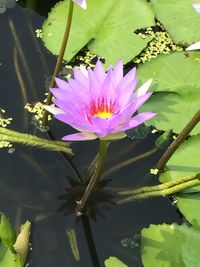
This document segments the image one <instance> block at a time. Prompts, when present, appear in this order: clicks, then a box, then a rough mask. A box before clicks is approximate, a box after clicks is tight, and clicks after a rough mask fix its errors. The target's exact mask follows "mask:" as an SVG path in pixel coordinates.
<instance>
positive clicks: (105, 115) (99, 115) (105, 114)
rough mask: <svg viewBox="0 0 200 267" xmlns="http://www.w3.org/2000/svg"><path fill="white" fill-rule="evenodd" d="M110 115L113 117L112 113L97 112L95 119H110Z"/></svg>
mask: <svg viewBox="0 0 200 267" xmlns="http://www.w3.org/2000/svg"><path fill="white" fill-rule="evenodd" d="M112 115H113V113H111V112H107V111H102V112H98V113H97V114H95V117H99V118H102V119H107V118H110V117H111V116H112Z"/></svg>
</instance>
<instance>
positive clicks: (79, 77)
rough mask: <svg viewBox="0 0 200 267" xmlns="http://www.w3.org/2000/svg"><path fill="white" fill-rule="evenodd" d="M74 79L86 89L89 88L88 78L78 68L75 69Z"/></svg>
mask: <svg viewBox="0 0 200 267" xmlns="http://www.w3.org/2000/svg"><path fill="white" fill-rule="evenodd" d="M74 78H75V80H77V81H79V82H80V83H81V84H83V85H84V86H85V87H86V88H87V87H88V84H89V81H88V78H87V77H86V76H85V74H84V73H83V71H81V70H80V69H78V68H77V67H75V68H74Z"/></svg>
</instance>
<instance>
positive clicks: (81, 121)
mask: <svg viewBox="0 0 200 267" xmlns="http://www.w3.org/2000/svg"><path fill="white" fill-rule="evenodd" d="M135 72H136V68H133V69H132V70H131V71H129V72H128V73H127V74H126V76H124V77H123V63H122V61H121V60H119V61H118V63H117V65H116V66H115V67H114V68H112V66H111V67H110V68H109V70H108V72H107V73H106V72H105V71H104V68H103V64H102V63H101V62H100V61H97V63H96V66H95V68H94V70H91V69H90V68H88V69H87V70H86V69H85V71H83V70H82V69H78V68H76V67H75V68H74V79H72V78H70V79H68V82H65V81H63V80H61V79H58V78H56V84H57V86H58V88H52V89H50V90H51V92H52V93H53V95H54V96H55V97H56V99H55V100H54V101H53V102H54V104H55V105H56V106H57V107H50V106H44V108H45V109H46V110H48V111H49V112H50V113H52V114H54V117H55V118H56V119H58V120H60V121H62V122H64V123H66V124H69V125H70V126H72V127H73V128H75V129H77V130H78V131H79V133H75V134H70V135H66V136H64V137H63V138H62V139H63V140H66V141H80V140H82V141H83V140H93V139H96V138H100V139H104V140H109V139H117V138H123V137H125V136H126V135H125V133H124V132H125V131H126V130H128V129H130V128H134V127H136V126H138V125H140V124H141V123H143V122H144V121H146V120H148V119H150V118H152V117H154V116H155V113H153V112H143V113H140V114H137V115H134V116H133V114H135V112H136V111H137V110H138V109H139V108H140V107H141V106H142V105H143V103H144V102H145V101H146V100H147V99H148V98H149V97H150V96H151V94H152V92H148V93H147V90H148V88H149V86H150V84H151V80H149V81H147V82H146V83H145V84H143V85H142V86H141V87H140V88H139V89H138V90H135V87H136V84H137V81H138V79H137V77H135ZM132 116H133V117H132Z"/></svg>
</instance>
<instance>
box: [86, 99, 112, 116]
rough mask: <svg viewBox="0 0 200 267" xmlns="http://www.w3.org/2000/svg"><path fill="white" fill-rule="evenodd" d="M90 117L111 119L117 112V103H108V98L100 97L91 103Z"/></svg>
mask: <svg viewBox="0 0 200 267" xmlns="http://www.w3.org/2000/svg"><path fill="white" fill-rule="evenodd" d="M89 112H90V115H92V116H94V117H99V118H102V119H107V118H110V117H111V116H112V115H113V114H114V113H115V112H116V102H115V101H112V100H110V101H108V100H107V99H106V97H101V98H100V97H98V99H97V100H92V101H91V102H90V109H89Z"/></svg>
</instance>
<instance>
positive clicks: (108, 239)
mask: <svg viewBox="0 0 200 267" xmlns="http://www.w3.org/2000/svg"><path fill="white" fill-rule="evenodd" d="M54 2H55V1H18V3H20V4H21V5H22V6H26V3H27V4H29V7H30V8H31V9H35V8H36V11H37V12H38V13H36V12H34V11H33V10H31V9H28V8H22V7H21V6H20V5H19V4H17V5H16V7H15V8H10V9H8V10H6V12H5V13H4V14H1V15H0V34H1V37H2V38H1V50H0V80H1V99H0V107H1V108H4V109H5V110H6V111H7V114H8V116H9V117H12V118H13V123H12V125H11V127H12V128H14V129H17V130H19V131H20V130H21V131H25V132H30V133H33V132H34V133H37V134H38V135H40V133H38V132H37V131H36V130H35V129H34V127H33V125H32V124H31V123H30V121H31V115H30V114H28V113H26V112H25V111H24V105H25V104H26V103H27V102H30V103H33V102H36V101H38V100H42V99H43V96H44V93H45V79H46V77H49V75H50V74H51V73H52V71H53V68H54V64H55V60H56V58H55V57H54V56H52V55H51V53H50V52H49V51H47V50H46V48H45V47H44V46H43V44H42V41H41V39H38V38H36V35H35V30H36V29H37V28H41V25H42V23H43V21H44V17H41V16H40V15H39V14H42V15H46V13H47V11H49V9H50V6H49V5H50V4H51V5H53V4H54ZM51 129H52V131H53V133H54V135H55V136H56V138H58V139H61V137H62V136H63V135H64V134H66V131H68V132H72V129H69V128H68V127H67V126H66V125H63V124H62V123H60V122H56V123H54V122H53V123H52V124H51ZM63 133H64V134H63ZM155 138H156V137H155V136H154V135H152V134H149V135H148V136H147V138H145V139H144V140H130V139H126V140H122V141H118V142H114V143H113V144H112V145H111V147H110V150H109V153H108V160H107V165H106V170H107V171H109V170H110V169H112V168H113V167H114V166H115V165H119V162H123V161H124V160H127V159H129V158H131V157H134V156H136V155H139V154H141V153H144V152H146V151H149V150H151V149H152V148H153V147H154V140H155ZM73 148H74V150H75V151H76V154H75V156H74V157H73V158H71V160H72V161H73V164H75V165H76V166H78V170H79V172H80V173H81V175H83V174H84V172H85V170H86V168H87V165H88V163H89V162H91V161H92V159H93V158H94V157H95V154H96V152H97V143H96V142H95V141H93V142H84V143H79V144H74V145H73ZM88 151H90V152H88ZM160 154H161V152H157V153H155V154H154V155H153V156H151V157H147V158H145V159H143V160H141V161H138V162H135V163H133V164H131V165H128V166H124V168H121V167H118V170H117V171H116V172H113V171H110V172H108V173H107V176H106V177H104V179H110V180H109V183H107V184H106V186H105V187H103V186H102V188H101V190H100V191H99V192H97V194H98V197H94V198H93V202H92V201H91V207H92V208H91V213H92V212H93V219H92V217H90V218H89V217H88V216H87V215H84V216H83V217H82V218H81V219H80V220H76V219H75V216H74V214H73V210H74V205H75V203H74V202H73V201H74V200H76V193H77V192H80V191H81V190H83V184H80V182H78V180H77V179H76V174H75V173H74V172H73V171H72V169H71V167H70V166H69V165H68V164H66V159H65V158H64V157H63V156H62V155H61V154H59V153H54V152H46V151H42V150H33V149H31V148H24V147H21V146H18V145H16V146H15V152H14V153H12V154H10V153H7V151H6V150H1V151H0V156H1V168H0V188H1V192H0V211H2V212H4V213H6V215H7V216H8V217H10V219H11V221H12V222H13V223H15V225H16V228H18V227H19V225H20V224H21V223H22V222H24V221H25V220H26V219H29V220H31V221H32V222H33V228H32V238H31V239H32V240H31V248H32V250H31V253H30V256H29V263H30V267H36V266H37V267H47V266H48V267H55V266H59V267H64V266H70V267H73V266H82V267H83V266H84V267H85V266H87V267H89V266H95V267H98V266H104V264H103V262H104V260H105V259H107V258H108V257H109V256H116V257H118V258H120V259H121V260H122V261H124V262H125V263H126V264H127V265H128V266H137V267H139V266H142V264H141V260H140V254H139V248H138V246H137V244H136V245H135V246H123V245H122V243H123V242H121V241H123V240H125V239H126V238H128V237H134V236H135V235H136V236H138V234H139V233H140V230H141V229H142V228H143V227H145V226H148V225H149V224H150V223H155V224H156V223H162V222H167V223H170V222H173V221H177V220H178V218H177V215H176V211H175V209H174V208H173V207H172V205H171V203H170V202H169V201H168V199H165V198H156V199H148V200H144V201H142V202H141V201H136V202H134V203H129V204H126V205H122V206H116V205H113V199H112V196H113V195H115V194H116V191H117V190H120V188H125V187H132V186H142V185H144V184H154V183H156V182H157V181H156V180H155V177H152V176H150V175H149V174H148V173H149V169H150V168H152V167H153V166H154V164H155V162H156V161H157V160H158V158H159V156H160ZM67 177H72V178H70V179H69V178H68V179H66V178H67ZM105 183H106V182H105ZM81 192H82V191H81ZM106 197H107V198H106ZM72 200H73V201H72ZM70 201H71V202H70ZM59 209H60V212H59V211H58V210H59ZM97 211H98V212H97ZM96 212H97V213H96ZM64 214H66V215H64ZM95 215H96V217H95ZM100 215H101V216H100ZM127 240H130V239H127Z"/></svg>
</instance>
